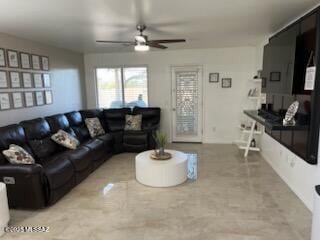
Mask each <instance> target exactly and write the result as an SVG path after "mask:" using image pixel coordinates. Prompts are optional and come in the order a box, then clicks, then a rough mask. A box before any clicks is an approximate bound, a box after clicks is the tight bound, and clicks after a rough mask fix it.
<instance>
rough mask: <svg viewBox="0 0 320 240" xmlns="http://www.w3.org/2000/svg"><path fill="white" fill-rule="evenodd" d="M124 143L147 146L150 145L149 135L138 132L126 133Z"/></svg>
mask: <svg viewBox="0 0 320 240" xmlns="http://www.w3.org/2000/svg"><path fill="white" fill-rule="evenodd" d="M123 142H124V143H125V144H130V145H145V144H148V134H147V133H145V132H138V131H130V132H129V131H128V132H124V134H123Z"/></svg>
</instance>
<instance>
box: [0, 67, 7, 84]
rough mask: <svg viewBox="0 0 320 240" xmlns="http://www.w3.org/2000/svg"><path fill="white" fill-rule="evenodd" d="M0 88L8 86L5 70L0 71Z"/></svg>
mask: <svg viewBox="0 0 320 240" xmlns="http://www.w3.org/2000/svg"><path fill="white" fill-rule="evenodd" d="M0 88H8V79H7V72H6V71H0Z"/></svg>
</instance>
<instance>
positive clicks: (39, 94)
mask: <svg viewBox="0 0 320 240" xmlns="http://www.w3.org/2000/svg"><path fill="white" fill-rule="evenodd" d="M36 103H37V105H38V106H41V105H44V98H43V92H36Z"/></svg>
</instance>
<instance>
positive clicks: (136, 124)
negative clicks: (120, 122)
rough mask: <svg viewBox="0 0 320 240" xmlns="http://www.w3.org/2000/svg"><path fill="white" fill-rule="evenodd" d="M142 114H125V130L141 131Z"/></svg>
mask: <svg viewBox="0 0 320 240" xmlns="http://www.w3.org/2000/svg"><path fill="white" fill-rule="evenodd" d="M141 122H142V115H141V114H139V115H126V125H125V127H124V130H125V131H141Z"/></svg>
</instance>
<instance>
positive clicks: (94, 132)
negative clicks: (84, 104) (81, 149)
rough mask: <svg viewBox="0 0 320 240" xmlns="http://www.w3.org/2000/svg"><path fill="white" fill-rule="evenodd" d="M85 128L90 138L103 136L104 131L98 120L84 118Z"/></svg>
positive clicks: (95, 118)
mask: <svg viewBox="0 0 320 240" xmlns="http://www.w3.org/2000/svg"><path fill="white" fill-rule="evenodd" d="M85 123H86V126H87V128H88V130H89V133H90V137H92V138H94V137H97V136H100V135H104V134H105V131H104V129H103V127H102V125H101V123H100V120H99V118H97V117H94V118H86V119H85Z"/></svg>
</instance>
